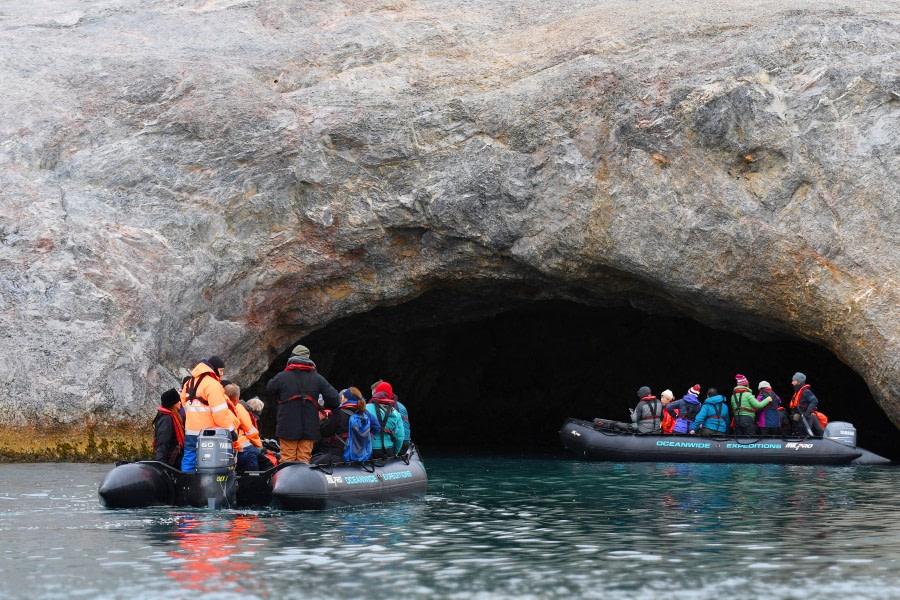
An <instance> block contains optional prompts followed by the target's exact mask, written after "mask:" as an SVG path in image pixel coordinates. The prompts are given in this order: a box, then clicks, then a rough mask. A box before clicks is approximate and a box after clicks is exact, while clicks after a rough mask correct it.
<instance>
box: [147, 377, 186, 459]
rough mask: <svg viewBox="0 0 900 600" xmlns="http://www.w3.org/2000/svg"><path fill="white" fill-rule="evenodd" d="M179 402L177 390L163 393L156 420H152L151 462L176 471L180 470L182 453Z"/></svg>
mask: <svg viewBox="0 0 900 600" xmlns="http://www.w3.org/2000/svg"><path fill="white" fill-rule="evenodd" d="M180 400H181V398H180V397H179V395H178V390H175V389H171V390H166V391H165V392H163V393H162V396H160V399H159V407H158V408H157V409H156V412H157V414H156V418H155V419H153V460H158V461H159V462H163V463H166V464H167V465H169V466H170V467H175V468H176V469H179V468H181V455H182V454H183V452H184V423H183V422H182V421H181V415H180V414H179V413H178V402H179V401H180Z"/></svg>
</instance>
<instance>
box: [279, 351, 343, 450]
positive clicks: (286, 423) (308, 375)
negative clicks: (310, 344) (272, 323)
mask: <svg viewBox="0 0 900 600" xmlns="http://www.w3.org/2000/svg"><path fill="white" fill-rule="evenodd" d="M291 354H292V356H291V358H290V359H288V364H287V367H285V369H284V371H282V372H281V373H279V374H278V375H276V376H275V377H273V378H272V379H270V380H269V383H268V384H266V391H268V392H269V393H270V394H274V395H277V397H278V417H277V420H276V423H275V436H276V437H277V438H278V441H279V443H280V444H281V460H282V462H288V461H297V462H305V463H308V462H309V459H310V457H311V455H312V449H313V444H315V443H316V442H317V441H318V440H320V439H322V434H321V433H320V432H319V408H320V406H319V402H318V397H319V395H321V396H322V398H323V400H324V408H327V409H329V410H332V411H333V410H335V409H336V408H337V407H338V398H339V397H338V393H337V390H336V389H334V388H333V387H331V384H330V383H328V381H327V380H326V379H325V378H324V377H322V376H321V375H320V374H319V373H318V372H316V363H314V362H313V361H311V360H310V359H309V348H307V347H306V346H300V345H298V346H296V347H295V348H294V349H293V350H292V351H291Z"/></svg>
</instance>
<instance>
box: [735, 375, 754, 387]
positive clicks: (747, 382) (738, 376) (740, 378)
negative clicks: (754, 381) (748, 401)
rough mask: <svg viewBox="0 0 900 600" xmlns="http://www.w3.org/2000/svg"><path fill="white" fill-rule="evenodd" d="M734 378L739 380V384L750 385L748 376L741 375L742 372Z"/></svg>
mask: <svg viewBox="0 0 900 600" xmlns="http://www.w3.org/2000/svg"><path fill="white" fill-rule="evenodd" d="M734 378H735V380H737V384H738V385H743V386H744V387H746V386H748V385H750V382H749V381H747V378H746V377H744V376H743V375H741V374H740V373H738V374H737V375H735V376H734Z"/></svg>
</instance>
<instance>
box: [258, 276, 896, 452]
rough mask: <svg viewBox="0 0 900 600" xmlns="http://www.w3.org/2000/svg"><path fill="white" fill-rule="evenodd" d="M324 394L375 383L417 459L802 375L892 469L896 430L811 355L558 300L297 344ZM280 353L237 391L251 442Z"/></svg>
mask: <svg viewBox="0 0 900 600" xmlns="http://www.w3.org/2000/svg"><path fill="white" fill-rule="evenodd" d="M299 343H303V344H305V345H306V346H308V347H309V348H310V349H311V354H312V359H313V360H314V361H315V362H316V364H317V366H318V368H319V371H320V372H321V373H322V374H323V375H324V376H325V377H326V378H327V379H328V380H329V381H330V382H331V383H332V385H334V386H335V388H337V389H341V388H345V387H349V386H356V387H358V388H360V389H361V390H363V392H364V393H365V394H366V396H368V391H369V386H370V385H371V383H372V382H374V381H376V380H378V379H384V380H387V381H389V382H390V383H391V384H392V385H393V387H394V391H395V393H396V394H397V395H398V397H399V398H400V400H401V401H402V402H403V403H404V404H405V405H406V407H407V408H408V410H409V413H410V421H411V424H412V430H413V440H414V441H415V442H416V443H417V444H418V445H419V446H420V447H421V448H423V449H424V451H425V454H426V455H428V454H429V453H431V454H434V453H454V454H457V453H458V454H478V453H496V452H502V453H511V454H531V453H547V452H549V453H556V452H557V451H561V444H560V442H559V438H558V430H559V428H560V427H561V425H562V423H563V421H564V420H565V419H566V418H568V417H578V418H584V419H591V418H593V417H598V416H602V417H605V418H610V419H617V420H627V418H628V408H629V407H633V406H635V404H636V403H637V400H638V398H637V394H636V392H637V389H638V388H639V387H641V386H643V385H647V386H650V388H651V389H652V390H653V393H654V394H656V395H659V394H660V393H661V392H662V391H663V390H664V389H667V388H668V389H671V390H672V391H673V392H674V394H675V398H676V399H677V398H680V397H681V396H682V395H683V394H684V393H686V391H687V390H688V388H690V387H691V386H692V385H693V384H696V383H699V384H700V385H701V386H702V388H703V390H704V393H703V394H702V395H703V396H705V390H706V389H707V388H709V387H715V388H717V389H719V390H720V391H721V392H722V393H723V394H729V393H730V391H731V390H732V388H733V387H734V386H735V377H734V376H735V374H737V373H742V374H744V375H746V376H747V377H748V378H749V379H750V385H751V387H752V388H753V389H754V390H755V389H756V387H757V384H758V383H759V381H761V380H766V381H769V382H770V383H771V384H772V386H773V389H774V391H775V392H776V393H777V394H778V395H779V396H780V397H781V398H782V400H783V401H784V402H785V403H787V402H788V401H789V400H790V397H791V395H792V393H793V392H792V389H791V376H792V375H793V374H794V372H796V371H801V372H803V373H805V374H806V375H807V377H808V382H809V383H810V384H811V386H812V389H813V390H814V391H815V393H816V395H817V396H818V398H819V401H820V406H821V408H822V411H823V412H824V413H825V414H827V415H828V417H829V419H830V420H833V421H849V422H851V423H853V424H854V425H855V426H856V428H857V431H858V439H859V444H860V446H862V447H865V448H867V449H869V450H872V451H873V452H876V453H879V454H882V455H884V456H887V457H889V458H891V459H894V460H897V459H900V452H898V450H897V449H896V448H898V444H897V442H898V441H900V431H898V430H897V428H896V427H895V426H894V425H893V424H892V423H891V422H890V420H889V419H888V418H887V416H886V415H885V413H884V411H883V410H882V409H881V408H880V407H879V406H878V405H877V404H876V403H875V401H874V400H873V398H872V394H871V393H870V391H869V389H868V387H867V386H866V383H865V382H864V381H863V379H862V378H861V377H860V376H859V375H857V374H856V373H855V372H854V371H853V370H852V369H850V368H849V367H847V366H846V365H844V364H843V363H842V362H840V361H839V360H838V359H837V358H836V357H835V356H834V355H833V354H832V353H831V352H829V351H828V350H826V349H824V348H822V347H820V346H817V345H815V344H812V343H809V342H805V341H797V340H789V339H780V340H773V339H769V340H766V341H755V340H752V339H750V338H748V337H744V336H742V335H739V334H735V333H730V332H725V331H719V330H714V329H710V328H709V327H706V326H704V325H702V324H700V323H698V322H697V321H694V320H692V319H688V318H680V317H672V316H659V315H653V314H649V313H646V312H642V311H640V310H637V309H633V308H597V307H590V306H585V305H582V304H578V303H575V302H571V301H565V300H543V301H535V302H509V301H508V300H507V299H505V298H504V299H502V300H498V301H495V304H494V305H491V304H490V301H489V298H488V299H487V303H486V299H485V297H484V296H481V297H479V299H478V300H477V301H476V302H473V301H472V300H471V298H467V297H465V296H464V295H460V294H458V293H454V292H448V291H442V292H432V293H429V294H425V295H423V296H421V297H420V298H417V299H416V300H413V301H410V302H408V303H405V304H401V305H398V306H394V307H382V308H378V309H375V310H373V311H370V312H368V313H365V314H361V315H355V316H350V317H347V318H344V319H341V320H339V321H336V322H334V323H332V324H330V325H328V326H326V327H324V328H323V329H321V330H318V331H316V332H314V333H312V334H310V335H308V336H306V337H304V338H302V339H301V340H299ZM288 355H289V349H288V350H286V351H285V352H284V353H282V354H281V355H280V356H278V357H277V358H276V360H275V361H274V362H273V363H272V366H271V368H270V369H269V370H268V371H267V372H266V373H265V374H263V375H262V377H260V379H259V380H258V381H257V382H256V383H255V384H253V385H252V386H251V387H250V388H249V389H248V390H247V395H248V397H249V396H250V395H259V396H260V397H261V398H263V400H265V402H266V406H267V408H266V410H265V411H264V413H263V419H262V427H261V429H262V431H263V433H264V435H269V436H271V435H272V434H273V433H274V421H275V413H276V410H275V408H274V407H275V402H276V400H275V399H274V398H269V397H268V396H267V395H266V392H265V382H267V381H268V380H269V379H270V378H271V377H273V376H274V375H275V374H276V373H277V372H279V371H280V370H281V369H283V368H284V364H285V362H286V360H287V358H288Z"/></svg>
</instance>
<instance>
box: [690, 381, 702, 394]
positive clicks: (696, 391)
mask: <svg viewBox="0 0 900 600" xmlns="http://www.w3.org/2000/svg"><path fill="white" fill-rule="evenodd" d="M688 394H691V395H692V396H698V397H699V396H700V384H699V383H695V384H694V387H692V388H691V389H689V390H688Z"/></svg>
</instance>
